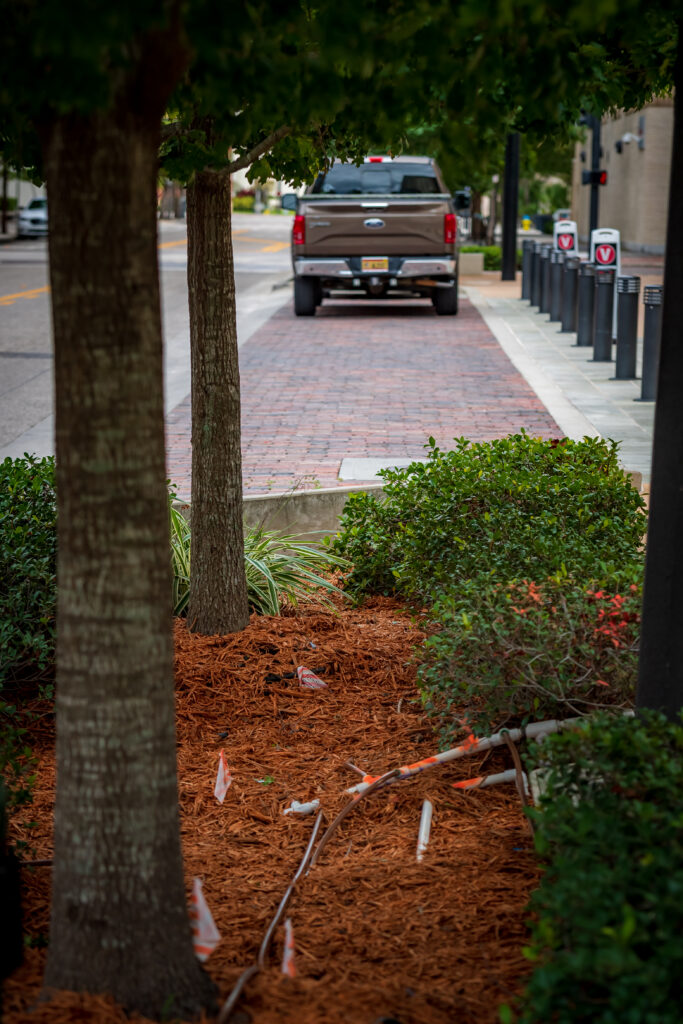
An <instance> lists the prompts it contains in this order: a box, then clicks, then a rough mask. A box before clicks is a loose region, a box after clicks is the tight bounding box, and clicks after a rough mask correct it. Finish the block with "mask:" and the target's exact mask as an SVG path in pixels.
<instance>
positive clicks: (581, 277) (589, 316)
mask: <svg viewBox="0 0 683 1024" xmlns="http://www.w3.org/2000/svg"><path fill="white" fill-rule="evenodd" d="M578 281H579V286H578V292H579V301H578V317H577V329H576V344H577V345H582V346H586V347H590V346H591V345H592V344H593V309H594V306H595V267H594V265H593V264H592V263H589V262H587V261H585V260H584V261H581V262H579V274H578Z"/></svg>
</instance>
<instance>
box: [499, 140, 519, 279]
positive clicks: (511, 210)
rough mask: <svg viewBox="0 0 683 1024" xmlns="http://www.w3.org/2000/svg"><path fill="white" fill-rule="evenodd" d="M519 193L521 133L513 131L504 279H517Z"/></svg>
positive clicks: (509, 152) (508, 148) (505, 213)
mask: <svg viewBox="0 0 683 1024" xmlns="http://www.w3.org/2000/svg"><path fill="white" fill-rule="evenodd" d="M518 193H519V133H518V132H512V133H510V134H509V135H508V137H507V141H506V143H505V181H504V183H503V273H502V275H501V279H502V280H503V281H514V280H515V267H516V263H517V197H518Z"/></svg>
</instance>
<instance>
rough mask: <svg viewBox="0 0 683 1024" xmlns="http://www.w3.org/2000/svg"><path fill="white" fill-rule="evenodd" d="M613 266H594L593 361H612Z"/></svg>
mask: <svg viewBox="0 0 683 1024" xmlns="http://www.w3.org/2000/svg"><path fill="white" fill-rule="evenodd" d="M614 275H615V270H614V268H613V267H596V270H595V310H594V313H593V362H595V363H610V362H611V361H612V318H613V315H614Z"/></svg>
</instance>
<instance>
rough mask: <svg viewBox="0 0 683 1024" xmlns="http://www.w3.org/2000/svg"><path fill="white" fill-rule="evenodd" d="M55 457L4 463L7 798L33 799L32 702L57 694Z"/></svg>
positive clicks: (0, 597) (2, 682)
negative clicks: (29, 738) (54, 688)
mask: <svg viewBox="0 0 683 1024" xmlns="http://www.w3.org/2000/svg"><path fill="white" fill-rule="evenodd" d="M55 521H56V500H55V467H54V460H53V459H52V458H46V459H36V458H35V457H34V456H28V455H27V456H26V457H25V458H23V459H10V458H7V459H5V460H4V461H3V462H1V463H0V776H2V777H3V778H4V779H5V781H6V783H7V787H8V790H9V802H10V803H11V804H13V803H20V802H23V801H25V800H27V799H28V798H29V796H30V788H31V785H32V782H33V778H32V776H31V774H30V773H31V771H32V769H33V759H32V757H31V753H30V750H28V749H27V748H26V747H25V745H24V744H25V735H26V726H27V724H28V721H29V720H30V717H31V715H30V712H29V711H28V710H27V707H26V705H27V704H28V703H30V702H31V701H32V700H33V699H35V698H36V697H39V696H47V695H51V693H52V677H53V673H54V641H55V572H56V534H55Z"/></svg>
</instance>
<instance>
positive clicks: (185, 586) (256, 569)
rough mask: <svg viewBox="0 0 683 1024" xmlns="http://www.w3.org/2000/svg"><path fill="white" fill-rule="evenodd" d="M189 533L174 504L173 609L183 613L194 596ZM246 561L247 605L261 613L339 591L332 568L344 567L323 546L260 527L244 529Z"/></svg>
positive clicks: (172, 545)
mask: <svg viewBox="0 0 683 1024" xmlns="http://www.w3.org/2000/svg"><path fill="white" fill-rule="evenodd" d="M172 497H173V496H171V498H172ZM191 538H192V534H191V530H190V525H189V523H188V521H187V519H185V517H184V516H183V515H182V514H181V513H180V512H179V511H178V509H176V508H174V507H173V505H171V557H172V566H173V614H174V615H185V614H186V613H187V605H188V603H189V600H190V546H191ZM244 562H245V569H246V574H247V596H248V598H249V606H250V608H251V609H252V611H255V612H258V614H259V615H279V614H280V612H281V610H282V604H283V602H284V601H287V602H288V603H289V604H291V605H294V606H295V607H296V605H297V604H299V603H301V602H302V601H310V600H313V599H315V600H317V601H325V596H324V595H325V593H328V594H329V593H339V591H338V590H337V588H336V587H335V586H334V584H333V583H332V582H331V581H330V579H329V574H330V573H332V572H333V571H335V570H337V569H340V568H345V567H346V563H345V562H344V560H343V559H341V558H339V557H338V556H336V555H333V554H332V553H331V552H330V551H327V550H325V549H324V548H319V547H317V546H315V545H310V544H302V543H300V542H299V541H298V540H297V538H296V537H293V536H288V535H286V534H282V533H278V532H277V531H275V530H264V529H262V528H257V529H250V530H246V531H245V535H244ZM323 574H325V575H323Z"/></svg>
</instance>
